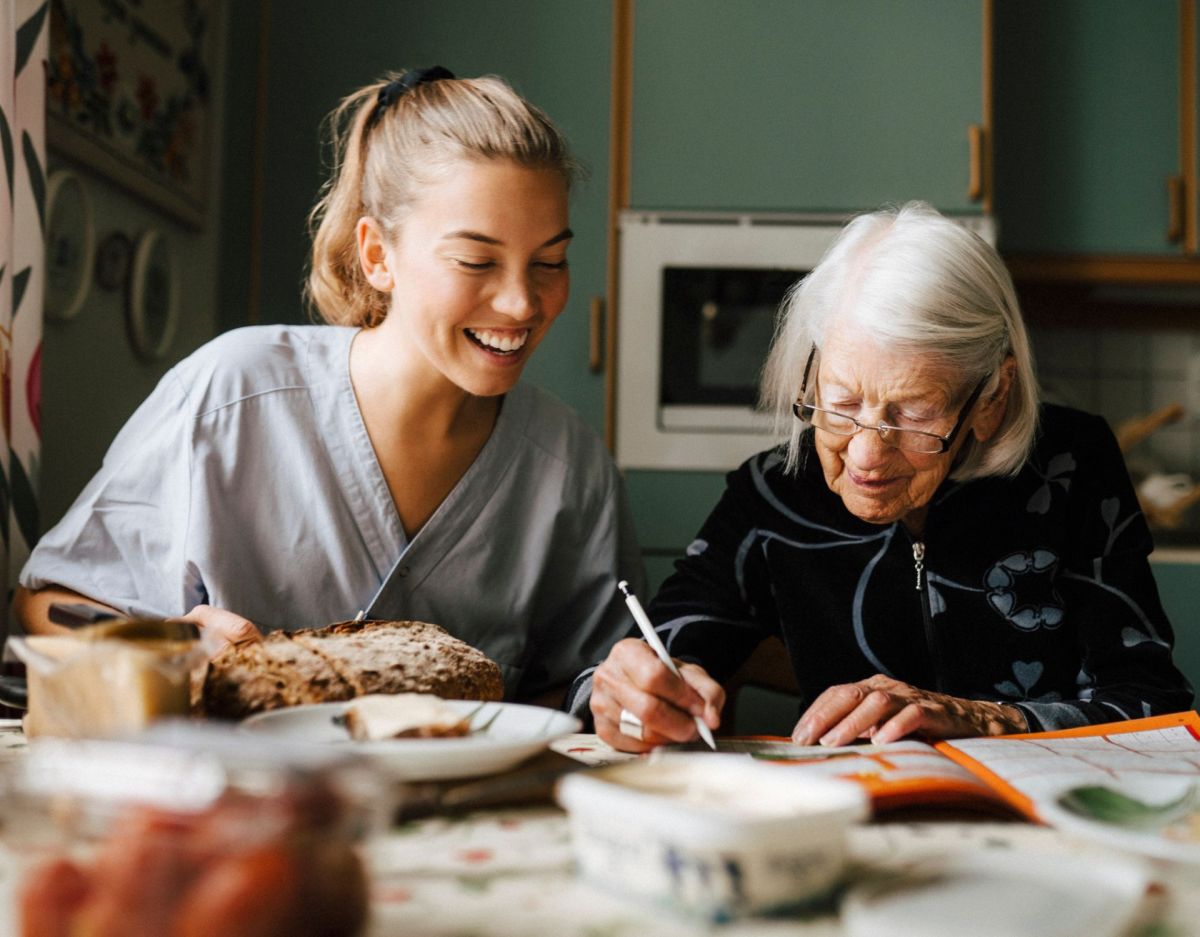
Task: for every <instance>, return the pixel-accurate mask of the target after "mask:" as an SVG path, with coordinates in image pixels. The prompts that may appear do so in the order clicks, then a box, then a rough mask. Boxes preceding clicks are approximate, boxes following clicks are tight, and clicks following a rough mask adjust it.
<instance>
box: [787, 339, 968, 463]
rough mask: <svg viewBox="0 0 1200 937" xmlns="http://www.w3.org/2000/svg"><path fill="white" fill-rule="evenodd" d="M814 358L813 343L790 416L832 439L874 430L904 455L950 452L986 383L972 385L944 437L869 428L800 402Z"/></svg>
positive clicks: (886, 426) (884, 426)
mask: <svg viewBox="0 0 1200 937" xmlns="http://www.w3.org/2000/svg"><path fill="white" fill-rule="evenodd" d="M816 356H817V346H816V345H815V344H814V345H813V347H812V351H810V352H809V353H808V362H807V363H806V364H805V365H804V378H803V380H802V381H801V382H800V397H799V398H798V399H797V400H796V402H795V403H793V404H792V413H794V414H795V415H796V418H797V419H799V420H803V421H804V422H805V423H811V424H812V425H813V426H815V427H816V428H817V429H822V430H825V432H827V433H833V434H834V435H835V436H853V435H854V434H855V433H857V432H858V431H859V430H860V429H873V430H875V432H877V433H878V434H879V438H880V439H882V440H883V441H884V442H885V443H886V444H887V445H889V446H891V447H893V448H894V449H903V450H904V451H905V452H924V453H926V454H935V453H942V452H949V451H950V447H951V446H952V445H954V440H955V437H957V436H958V432H959V430H961V429H962V426H963V423H964V422H965V421H966V419H967V414H968V413H970V412H971V408H972V407H973V406H975V401H977V400H978V399H979V395H980V394H981V393H982V392H983V385H984V384H986V383H987V378H986V377H985V378H984V379H983V380H982V381H980V382H979V383H978V384H976V385H975V389H974V390H973V391H971V396H970V397H968V398H967V402H966V403H965V404H963V407H962V409H961V410H959V412H958V420H957V422H955V424H954V429H952V430H950V433H949V434H948V435H946V436H939V435H938V434H937V433H927V432H925V431H924V430H919V429H902V428H901V427H899V426H891V425H889V424H887V423H879V424H877V425H875V426H869V425H867V424H866V423H860V422H858V420H856V419H854V417H852V416H846V415H845V414H844V413H835V412H834V411H833V410H826V409H825V408H824V407H817V406H813V405H812V404H810V403H804V402H803V401H804V394H805V392H806V391H807V390H808V374H809V371H811V370H812V365H813V360H814V359H815V358H816Z"/></svg>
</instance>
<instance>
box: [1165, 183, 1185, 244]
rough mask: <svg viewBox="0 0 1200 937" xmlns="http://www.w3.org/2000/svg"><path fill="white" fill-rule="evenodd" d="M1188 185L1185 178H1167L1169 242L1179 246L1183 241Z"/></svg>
mask: <svg viewBox="0 0 1200 937" xmlns="http://www.w3.org/2000/svg"><path fill="white" fill-rule="evenodd" d="M1186 195H1187V184H1186V183H1185V182H1184V178H1183V176H1168V177H1167V240H1168V241H1170V242H1171V243H1172V244H1178V243H1179V242H1180V241H1182V240H1183V216H1184V201H1185V199H1186Z"/></svg>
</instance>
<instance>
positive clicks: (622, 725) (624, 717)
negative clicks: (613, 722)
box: [617, 709, 642, 742]
mask: <svg viewBox="0 0 1200 937" xmlns="http://www.w3.org/2000/svg"><path fill="white" fill-rule="evenodd" d="M617 728H618V729H619V730H620V732H621V734H622V735H628V736H629V737H630V738H631V739H637V740H638V741H639V742H640V741H642V720H641V719H639V718H638V717H637V716H635V715H634V714H633V713H631V712H630V711H629V710H628V709H622V710H621V718H620V719H618V720H617Z"/></svg>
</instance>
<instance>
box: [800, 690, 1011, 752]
mask: <svg viewBox="0 0 1200 937" xmlns="http://www.w3.org/2000/svg"><path fill="white" fill-rule="evenodd" d="M1027 729H1028V725H1027V724H1026V720H1025V716H1024V714H1023V713H1022V712H1021V711H1020V710H1019V709H1017V708H1016V707H1014V706H1007V705H1005V704H1003V703H992V702H987V701H985V700H966V699H959V698H957V697H954V696H947V695H945V694H944V693H933V692H930V691H928V690H921V689H918V688H917V687H914V686H910V685H909V684H907V683H901V682H900V681H899V680H893V679H892V678H891V677H885V676H884V675H883V674H876V675H875V676H873V677H870V678H868V679H866V680H860V681H859V682H857V683H844V684H841V685H839V686H833V687H830V688H829V689H828V690H826V691H825V692H824V693H822V694H821V695H820V696H818V697H817V698H816V700H814V701H813V704H812V705H811V706H809V707H808V709H807V711H806V712H805V713H804V715H803V716H801V717H800V721H799V722H797V723H796V728H795V729H793V730H792V739H793V741H795V742H798V743H799V744H801V745H811V744H814V743H817V742H819V743H820V744H822V745H849V744H850V743H851V742H853V741H855V740H856V739H861V738H868V739H870V740H871V741H872V742H874V743H876V744H879V745H883V744H885V743H887V742H894V741H896V740H897V739H901V738H904V737H905V736H909V735H919V736H921V737H923V738H932V739H938V738H962V737H965V736H977V735H1007V734H1008V733H1011V732H1024V731H1026V730H1027Z"/></svg>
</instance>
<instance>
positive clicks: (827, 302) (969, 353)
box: [761, 202, 1039, 481]
mask: <svg viewBox="0 0 1200 937" xmlns="http://www.w3.org/2000/svg"><path fill="white" fill-rule="evenodd" d="M848 314H852V315H853V317H854V320H855V322H856V323H857V324H858V326H859V327H861V328H862V329H864V330H865V331H866V333H867V334H868V335H870V336H871V337H872V338H873V339H874V340H875V341H876V342H878V343H879V344H880V345H883V346H885V347H888V348H892V349H896V350H900V351H904V352H906V353H909V354H912V355H914V356H928V357H931V358H934V359H936V360H938V361H939V362H940V363H943V364H945V365H948V366H949V367H951V368H953V369H954V370H955V371H957V372H959V373H961V375H962V379H963V386H964V388H965V387H970V386H972V385H974V384H976V383H978V382H979V381H981V380H983V379H984V378H988V380H987V383H986V384H985V385H984V388H983V394H982V398H981V399H984V400H986V399H987V398H988V396H989V395H991V394H992V393H994V392H995V390H996V387H997V385H998V383H999V369H1000V365H1001V364H1002V363H1003V362H1004V360H1005V358H1006V357H1007V356H1009V355H1011V356H1012V357H1013V359H1014V361H1015V363H1016V369H1015V373H1014V375H1013V379H1012V383H1011V386H1010V388H1009V394H1008V406H1007V408H1006V410H1005V414H1004V419H1003V421H1002V422H1001V424H1000V426H999V428H998V429H997V431H996V432H995V433H994V434H993V435H992V436H991V437H990V438H989V439H988V440H987V441H986V442H984V443H980V442H978V440H976V439H975V437H974V436H970V437H969V438H968V439H967V441H966V443H965V444H964V445H963V447H962V449H961V450H960V452H959V457H958V459H957V461H956V464H955V466H954V468H953V470H952V471H951V473H950V477H951V478H953V479H956V480H960V481H965V480H967V479H971V478H982V477H985V476H993V475H995V476H1000V475H1015V474H1016V473H1017V472H1018V471H1019V470H1020V468H1021V466H1022V465H1023V464H1024V463H1025V460H1026V458H1028V455H1029V450H1030V448H1031V447H1032V445H1033V438H1034V434H1035V433H1036V432H1037V421H1038V406H1039V399H1038V386H1037V378H1036V376H1035V374H1034V367H1033V355H1032V352H1031V351H1030V347H1029V337H1028V335H1027V334H1026V331H1025V323H1024V322H1023V320H1022V318H1021V311H1020V308H1019V306H1018V304H1017V296H1016V292H1015V291H1014V289H1013V285H1012V278H1011V277H1010V276H1009V274H1008V270H1007V269H1006V268H1005V266H1004V262H1003V261H1002V260H1001V259H1000V255H999V254H997V253H996V251H995V249H994V248H992V247H991V246H990V245H989V244H988V243H987V242H986V241H984V240H983V239H982V238H981V237H979V236H978V235H977V234H975V233H974V232H972V231H969V230H968V229H967V228H965V227H963V226H962V225H960V224H958V223H956V222H954V221H951V220H950V219H948V218H946V217H944V216H943V215H941V214H939V213H938V212H937V211H936V210H935V209H933V208H931V207H930V206H929V205H927V204H925V203H924V202H909V203H908V204H906V205H903V206H901V207H900V208H889V209H885V210H883V211H877V212H872V213H870V214H865V215H859V216H858V217H857V218H854V219H853V220H852V221H850V222H849V224H847V225H846V227H845V228H844V229H843V230H842V232H841V233H840V234H839V235H838V237H837V240H835V241H834V243H833V244H832V245H831V246H830V248H829V250H828V251H826V253H825V256H824V257H822V258H821V262H820V263H819V264H817V266H816V267H815V268H814V269H813V271H812V272H811V273H809V274H808V276H806V277H805V278H804V279H802V280H801V281H800V282H798V283H796V284H795V285H794V286H793V287H792V288H791V289H790V290H789V291H788V294H787V296H786V297H785V298H784V301H783V304H782V305H781V307H780V310H779V318H778V321H777V323H776V327H775V338H774V341H773V342H772V345H771V353H770V355H769V356H768V358H767V363H766V366H765V368H764V370H763V379H762V389H761V390H762V404H763V406H764V408H767V409H769V410H772V411H774V413H775V420H776V428H777V430H778V431H779V432H781V433H783V432H790V436H791V438H790V441H789V443H788V453H787V465H786V468H787V471H789V472H795V471H797V469H798V467H799V461H800V445H801V439H802V434H803V433H804V432H805V430H806V427H805V426H803V425H802V424H800V423H799V421H797V420H795V419H794V417H793V416H792V403H793V402H794V401H795V400H796V397H797V395H798V394H799V392H800V382H801V377H802V375H803V373H804V365H805V362H806V361H807V359H808V355H809V352H810V351H811V349H812V348H813V346H816V347H817V348H818V349H820V347H821V344H822V341H823V340H824V337H825V335H826V334H827V333H828V330H829V326H830V323H831V322H832V321H833V320H834V318H835V317H837V316H844V315H848ZM964 393H965V391H964Z"/></svg>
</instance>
